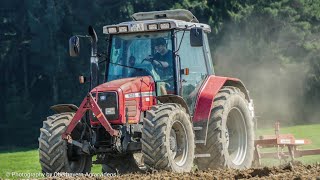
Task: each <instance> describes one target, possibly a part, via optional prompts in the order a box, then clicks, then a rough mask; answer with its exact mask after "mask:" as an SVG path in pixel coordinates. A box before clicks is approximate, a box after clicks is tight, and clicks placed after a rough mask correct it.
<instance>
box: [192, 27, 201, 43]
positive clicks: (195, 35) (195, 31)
mask: <svg viewBox="0 0 320 180" xmlns="http://www.w3.org/2000/svg"><path fill="white" fill-rule="evenodd" d="M190 44H191V46H192V47H201V46H203V30H202V28H199V27H194V28H191V30H190Z"/></svg>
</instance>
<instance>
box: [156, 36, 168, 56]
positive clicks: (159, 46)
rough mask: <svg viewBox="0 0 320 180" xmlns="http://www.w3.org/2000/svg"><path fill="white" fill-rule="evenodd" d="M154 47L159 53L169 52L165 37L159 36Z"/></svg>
mask: <svg viewBox="0 0 320 180" xmlns="http://www.w3.org/2000/svg"><path fill="white" fill-rule="evenodd" d="M154 48H155V50H156V52H157V53H160V54H165V53H166V52H167V47H166V40H165V39H164V38H157V39H156V40H155V46H154Z"/></svg>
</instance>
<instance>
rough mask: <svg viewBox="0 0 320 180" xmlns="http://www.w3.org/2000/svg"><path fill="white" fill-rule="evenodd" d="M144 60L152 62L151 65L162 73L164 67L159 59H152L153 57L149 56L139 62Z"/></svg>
mask: <svg viewBox="0 0 320 180" xmlns="http://www.w3.org/2000/svg"><path fill="white" fill-rule="evenodd" d="M144 61H149V62H150V63H151V64H152V66H153V67H154V68H155V69H156V71H160V72H161V74H163V73H164V67H163V65H162V63H161V62H160V61H159V60H157V59H154V58H153V57H151V58H150V59H148V58H144V59H143V60H142V61H141V64H142V63H143V62H144ZM154 61H156V62H158V64H156V63H154Z"/></svg>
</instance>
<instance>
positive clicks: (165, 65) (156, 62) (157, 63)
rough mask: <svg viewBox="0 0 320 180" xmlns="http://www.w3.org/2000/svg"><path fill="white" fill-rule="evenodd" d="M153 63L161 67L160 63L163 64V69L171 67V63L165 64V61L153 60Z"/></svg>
mask: <svg viewBox="0 0 320 180" xmlns="http://www.w3.org/2000/svg"><path fill="white" fill-rule="evenodd" d="M153 63H155V64H156V65H159V63H161V65H162V66H163V67H165V68H166V67H168V66H169V63H168V62H165V61H155V60H153Z"/></svg>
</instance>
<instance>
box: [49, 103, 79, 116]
mask: <svg viewBox="0 0 320 180" xmlns="http://www.w3.org/2000/svg"><path fill="white" fill-rule="evenodd" d="M50 109H51V110H53V111H54V112H56V113H58V114H59V113H64V112H77V110H78V107H77V106H76V105H74V104H56V105H53V106H51V107H50Z"/></svg>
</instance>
